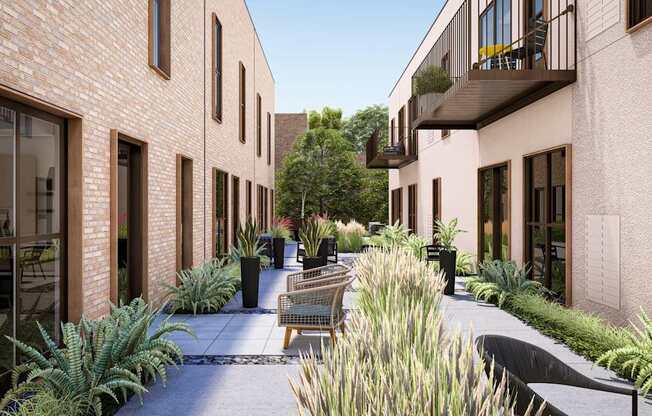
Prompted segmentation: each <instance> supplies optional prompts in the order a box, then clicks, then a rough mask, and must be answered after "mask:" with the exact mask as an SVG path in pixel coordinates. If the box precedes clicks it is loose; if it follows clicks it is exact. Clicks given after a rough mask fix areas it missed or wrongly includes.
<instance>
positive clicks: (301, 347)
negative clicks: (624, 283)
mask: <svg viewBox="0 0 652 416" xmlns="http://www.w3.org/2000/svg"><path fill="white" fill-rule="evenodd" d="M288 248H289V250H288V249H286V256H287V258H286V265H287V266H286V269H284V270H280V271H277V270H273V269H270V270H266V271H264V272H263V273H262V275H261V287H260V296H259V299H260V300H259V307H260V308H264V309H271V310H275V309H276V307H277V306H276V299H277V296H278V294H279V293H281V292H283V291H285V277H286V276H287V274H289V273H292V272H294V271H297V270H300V265H298V264H297V263H296V262H295V258H294V256H295V251H294V247H293V246H290V247H288ZM347 263H348V261H347ZM345 307H347V308H354V307H355V292H348V293H346V299H345ZM442 308H443V311H444V316H445V319H444V322H445V323H446V326H447V329H449V330H460V331H462V332H464V333H465V334H469V333H470V330H471V328H473V334H474V336H478V335H483V334H502V335H507V336H510V337H514V338H519V339H523V340H524V341H527V342H530V343H534V344H536V345H539V346H541V347H543V348H545V349H547V350H548V351H550V352H551V353H553V354H555V355H556V356H557V357H559V358H561V359H562V360H563V361H565V362H567V363H569V364H570V365H571V366H573V367H574V368H576V369H577V370H579V371H581V372H582V373H585V374H587V375H589V376H591V377H595V378H596V379H598V380H600V381H604V382H612V383H620V384H623V382H622V381H620V380H618V379H617V378H616V377H615V376H614V375H613V373H611V372H609V371H606V370H604V369H602V368H599V367H593V365H592V363H590V362H588V361H586V360H584V359H583V358H582V357H579V356H578V355H576V354H574V353H573V352H571V351H570V350H568V349H567V348H566V347H565V346H563V345H561V344H559V343H557V342H556V341H554V340H552V339H550V338H548V337H546V336H544V335H542V334H540V333H539V332H537V331H536V330H535V329H533V328H530V327H528V326H527V325H525V324H524V323H523V322H521V321H519V320H518V319H516V318H514V317H513V316H511V315H509V314H507V313H506V312H504V311H501V310H500V309H498V308H496V307H495V306H493V305H486V304H480V303H477V302H475V301H474V300H473V299H472V298H471V297H470V296H469V295H468V294H466V293H465V292H464V291H463V289H462V282H461V281H458V282H457V288H456V294H455V296H452V297H444V300H443V302H442ZM225 310H226V311H228V313H220V314H216V315H204V316H197V317H193V316H183V315H180V316H174V317H173V318H172V319H174V320H182V321H184V322H187V323H189V324H190V325H191V326H192V327H193V328H194V330H195V333H196V335H197V338H198V339H196V340H195V339H192V338H190V337H188V336H186V335H183V334H181V335H175V336H174V337H173V338H172V339H174V340H175V341H177V342H178V343H179V345H180V346H181V348H182V349H183V351H184V354H185V355H192V356H204V357H202V358H203V359H204V361H210V359H211V357H212V358H213V359H217V361H220V360H227V361H234V360H236V361H240V360H245V361H246V360H248V359H250V358H251V356H252V355H253V356H256V357H257V359H259V360H262V362H267V363H268V364H269V362H274V360H277V359H279V357H280V358H287V360H286V361H289V362H290V364H288V365H247V364H245V365H238V364H236V365H210V364H207V365H184V366H182V367H180V369H179V370H175V369H171V370H170V372H169V380H168V387H167V388H165V387H163V386H162V384H161V383H157V384H155V385H153V386H151V387H150V392H149V393H148V394H147V395H146V397H145V402H144V405H141V404H140V402H139V401H138V399H136V398H133V399H132V400H131V401H130V402H129V403H127V404H126V405H125V406H124V407H123V408H122V409H121V411H120V412H119V413H118V415H121V416H128V415H138V416H141V415H143V416H144V415H149V416H164V415H197V416H204V415H206V416H209V415H233V414H241V415H248V416H257V415H261V416H262V415H295V414H297V409H296V404H295V401H294V397H293V396H292V393H291V389H290V386H289V383H288V378H289V377H292V378H296V377H297V374H298V371H299V366H298V365H296V364H295V363H296V360H295V359H294V357H296V356H297V355H298V354H299V352H300V351H308V350H309V349H310V348H312V349H313V350H319V349H320V346H321V345H322V342H323V343H324V345H325V346H326V347H328V346H329V339H328V337H327V336H326V335H324V334H320V333H317V332H304V333H303V334H302V335H301V336H299V335H296V333H295V334H294V335H293V338H292V341H291V344H290V348H289V349H288V350H283V348H282V342H283V340H282V338H283V332H284V329H283V328H278V327H277V326H276V315H275V314H270V313H263V314H260V313H254V314H252V313H243V312H245V311H243V310H242V308H241V294H237V295H236V297H235V298H234V299H233V300H232V301H231V302H229V304H228V305H227V306H226V307H225ZM247 356H249V357H247ZM196 358H197V357H192V359H191V360H189V361H191V362H195V361H196ZM277 362H278V361H277ZM533 388H534V389H535V390H537V391H538V392H539V393H540V394H541V395H542V396H543V397H545V398H546V399H547V400H549V401H550V402H552V403H555V405H557V406H558V407H559V408H560V409H561V410H564V411H566V412H567V413H568V414H570V415H580V416H582V415H587V416H589V415H591V416H601V415H605V416H607V415H609V416H614V415H628V414H631V410H630V409H631V408H630V399H629V398H628V397H624V396H619V395H615V394H610V393H602V392H593V391H589V390H585V389H577V388H572V387H563V386H546V385H533ZM639 415H642V416H652V400H650V399H644V398H640V399H639Z"/></svg>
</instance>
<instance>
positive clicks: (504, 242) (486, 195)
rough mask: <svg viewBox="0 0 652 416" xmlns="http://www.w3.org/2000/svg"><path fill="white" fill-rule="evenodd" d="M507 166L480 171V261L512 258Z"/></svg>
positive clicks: (508, 172) (502, 165)
mask: <svg viewBox="0 0 652 416" xmlns="http://www.w3.org/2000/svg"><path fill="white" fill-rule="evenodd" d="M509 176H510V169H509V164H508V163H503V164H500V165H495V166H490V167H487V168H481V169H479V170H478V187H479V190H478V196H479V200H478V215H479V218H478V227H479V229H478V236H479V238H478V245H479V249H478V261H479V262H483V261H490V260H509V258H510V241H509V240H510V206H509V204H510V203H509V201H510V192H511V190H510V189H509V185H510V180H509Z"/></svg>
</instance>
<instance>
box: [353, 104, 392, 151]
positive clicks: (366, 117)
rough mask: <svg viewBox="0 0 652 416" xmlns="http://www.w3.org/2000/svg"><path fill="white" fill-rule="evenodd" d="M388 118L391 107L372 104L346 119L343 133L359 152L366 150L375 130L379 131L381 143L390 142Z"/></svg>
mask: <svg viewBox="0 0 652 416" xmlns="http://www.w3.org/2000/svg"><path fill="white" fill-rule="evenodd" d="M388 119H389V109H388V108H387V107H386V106H383V105H372V106H369V107H367V108H364V109H362V110H359V111H357V112H356V113H355V114H354V115H353V116H352V117H351V118H350V119H348V120H346V122H345V123H344V126H343V128H342V133H343V134H344V138H345V139H346V140H348V141H349V142H351V144H352V145H353V147H354V148H355V150H356V151H357V152H364V150H365V144H366V143H367V140H369V137H371V135H372V134H373V132H374V130H378V131H379V133H380V139H381V143H387V142H388V139H389V138H388V134H389V133H388V131H389V127H388Z"/></svg>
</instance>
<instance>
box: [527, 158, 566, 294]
mask: <svg viewBox="0 0 652 416" xmlns="http://www.w3.org/2000/svg"><path fill="white" fill-rule="evenodd" d="M566 156H567V155H566V149H565V148H561V149H557V150H554V151H551V152H547V153H542V154H538V155H535V156H531V157H527V158H526V159H525V185H526V186H525V191H526V193H525V224H526V230H525V255H526V258H525V260H526V261H527V262H529V263H530V265H531V267H532V271H531V275H532V279H535V280H538V281H540V282H541V283H542V284H543V285H544V286H545V287H546V288H548V289H550V290H551V291H552V292H553V293H554V294H555V296H556V298H557V299H558V300H559V301H560V302H565V301H566V237H567V236H566V192H567V190H566V173H567V172H566Z"/></svg>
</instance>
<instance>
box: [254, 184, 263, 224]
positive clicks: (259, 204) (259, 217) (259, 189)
mask: <svg viewBox="0 0 652 416" xmlns="http://www.w3.org/2000/svg"><path fill="white" fill-rule="evenodd" d="M263 191H264V188H263V186H262V185H256V224H258V226H259V227H262V225H263V216H264V215H265V212H264V208H263V203H264V202H265V201H264V200H263V199H264V197H263Z"/></svg>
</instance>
